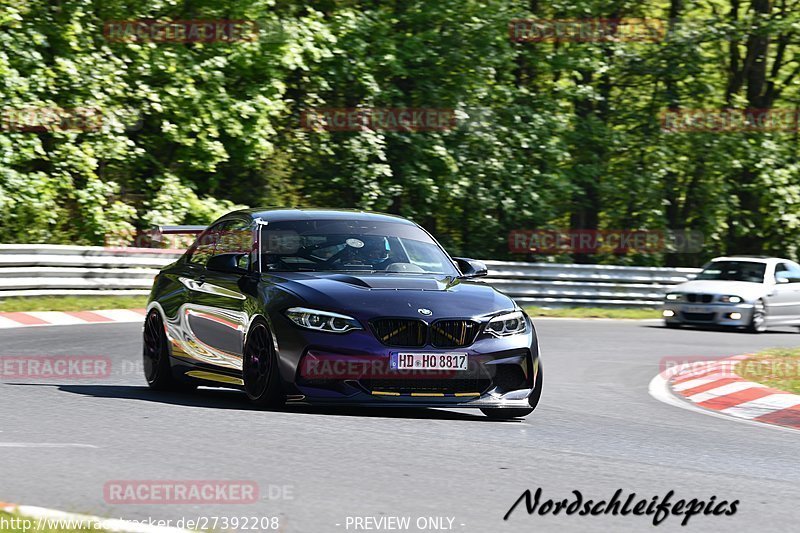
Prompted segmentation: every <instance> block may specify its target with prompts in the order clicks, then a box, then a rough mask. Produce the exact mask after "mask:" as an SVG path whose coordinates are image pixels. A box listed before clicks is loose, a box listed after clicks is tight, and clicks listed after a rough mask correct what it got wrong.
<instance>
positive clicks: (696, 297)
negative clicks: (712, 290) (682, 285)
mask: <svg viewBox="0 0 800 533" xmlns="http://www.w3.org/2000/svg"><path fill="white" fill-rule="evenodd" d="M713 299H714V295H713V294H694V293H689V294H687V295H686V300H688V301H689V303H697V302H702V303H704V304H710V303H711V300H713Z"/></svg>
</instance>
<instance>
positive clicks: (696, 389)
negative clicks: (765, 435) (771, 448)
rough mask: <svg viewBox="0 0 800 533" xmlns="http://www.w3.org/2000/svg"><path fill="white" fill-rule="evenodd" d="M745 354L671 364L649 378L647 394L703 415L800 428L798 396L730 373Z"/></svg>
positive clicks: (793, 428)
mask: <svg viewBox="0 0 800 533" xmlns="http://www.w3.org/2000/svg"><path fill="white" fill-rule="evenodd" d="M748 357H749V356H748V355H737V356H734V357H729V358H727V359H720V360H716V361H707V362H699V363H698V362H694V363H688V364H683V365H678V366H675V367H673V368H670V369H668V370H665V371H664V372H661V373H660V374H659V375H657V376H656V377H654V378H653V379H652V380H651V382H650V387H649V391H650V395H651V396H653V397H654V398H656V399H657V400H660V401H662V402H665V403H668V404H671V405H675V406H677V407H682V408H685V409H690V410H694V411H700V412H703V413H706V414H712V415H715V416H720V417H725V418H734V419H737V420H740V421H745V422H749V423H758V424H769V425H772V426H778V427H781V428H790V429H792V430H798V429H800V395H797V394H792V393H789V392H785V391H781V390H778V389H773V388H770V387H767V386H766V385H762V384H760V383H755V382H752V381H747V380H745V379H743V378H741V377H740V376H738V375H737V374H736V373H735V372H734V367H735V366H736V365H737V364H739V363H740V362H741V361H742V360H744V359H747V358H748ZM698 368H699V369H700V370H698Z"/></svg>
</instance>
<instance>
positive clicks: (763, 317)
mask: <svg viewBox="0 0 800 533" xmlns="http://www.w3.org/2000/svg"><path fill="white" fill-rule="evenodd" d="M746 329H747V332H748V333H763V332H765V331H767V306H766V305H764V300H759V301H757V302H756V303H755V305H754V306H753V316H752V317H750V323H749V324H748V325H747V328H746Z"/></svg>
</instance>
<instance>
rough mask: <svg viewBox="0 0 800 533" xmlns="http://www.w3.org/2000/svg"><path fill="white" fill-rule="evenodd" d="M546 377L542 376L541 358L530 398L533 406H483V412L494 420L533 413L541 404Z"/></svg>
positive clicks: (529, 400)
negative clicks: (508, 407) (506, 407)
mask: <svg viewBox="0 0 800 533" xmlns="http://www.w3.org/2000/svg"><path fill="white" fill-rule="evenodd" d="M543 381H544V379H543V377H542V361H541V360H539V371H538V372H537V373H536V383H535V385H534V388H533V393H531V395H530V397H529V398H528V404H529V405H530V406H531V407H530V409H526V408H524V407H523V408H512V409H503V408H502V407H494V408H492V407H489V408H481V412H482V413H483V414H485V415H486V416H488V417H489V418H491V419H493V420H510V419H512V418H523V417H526V416H528V415H529V414H531V413H532V412H533V411H534V409H536V406H537V405H539V400H541V398H542V383H543Z"/></svg>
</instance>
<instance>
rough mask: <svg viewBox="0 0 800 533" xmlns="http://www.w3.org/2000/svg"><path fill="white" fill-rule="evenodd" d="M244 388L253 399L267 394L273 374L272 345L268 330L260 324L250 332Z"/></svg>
mask: <svg viewBox="0 0 800 533" xmlns="http://www.w3.org/2000/svg"><path fill="white" fill-rule="evenodd" d="M243 370H244V372H243V374H244V387H245V390H246V391H247V393H248V394H249V395H250V397H251V398H261V397H262V396H264V394H265V393H266V392H267V387H268V386H269V379H270V374H271V373H272V345H271V344H270V342H269V334H268V333H267V328H266V327H264V326H263V325H261V324H259V325H257V326H255V327H254V328H253V330H252V331H251V332H250V338H249V339H247V349H246V350H245V357H244V369H243Z"/></svg>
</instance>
